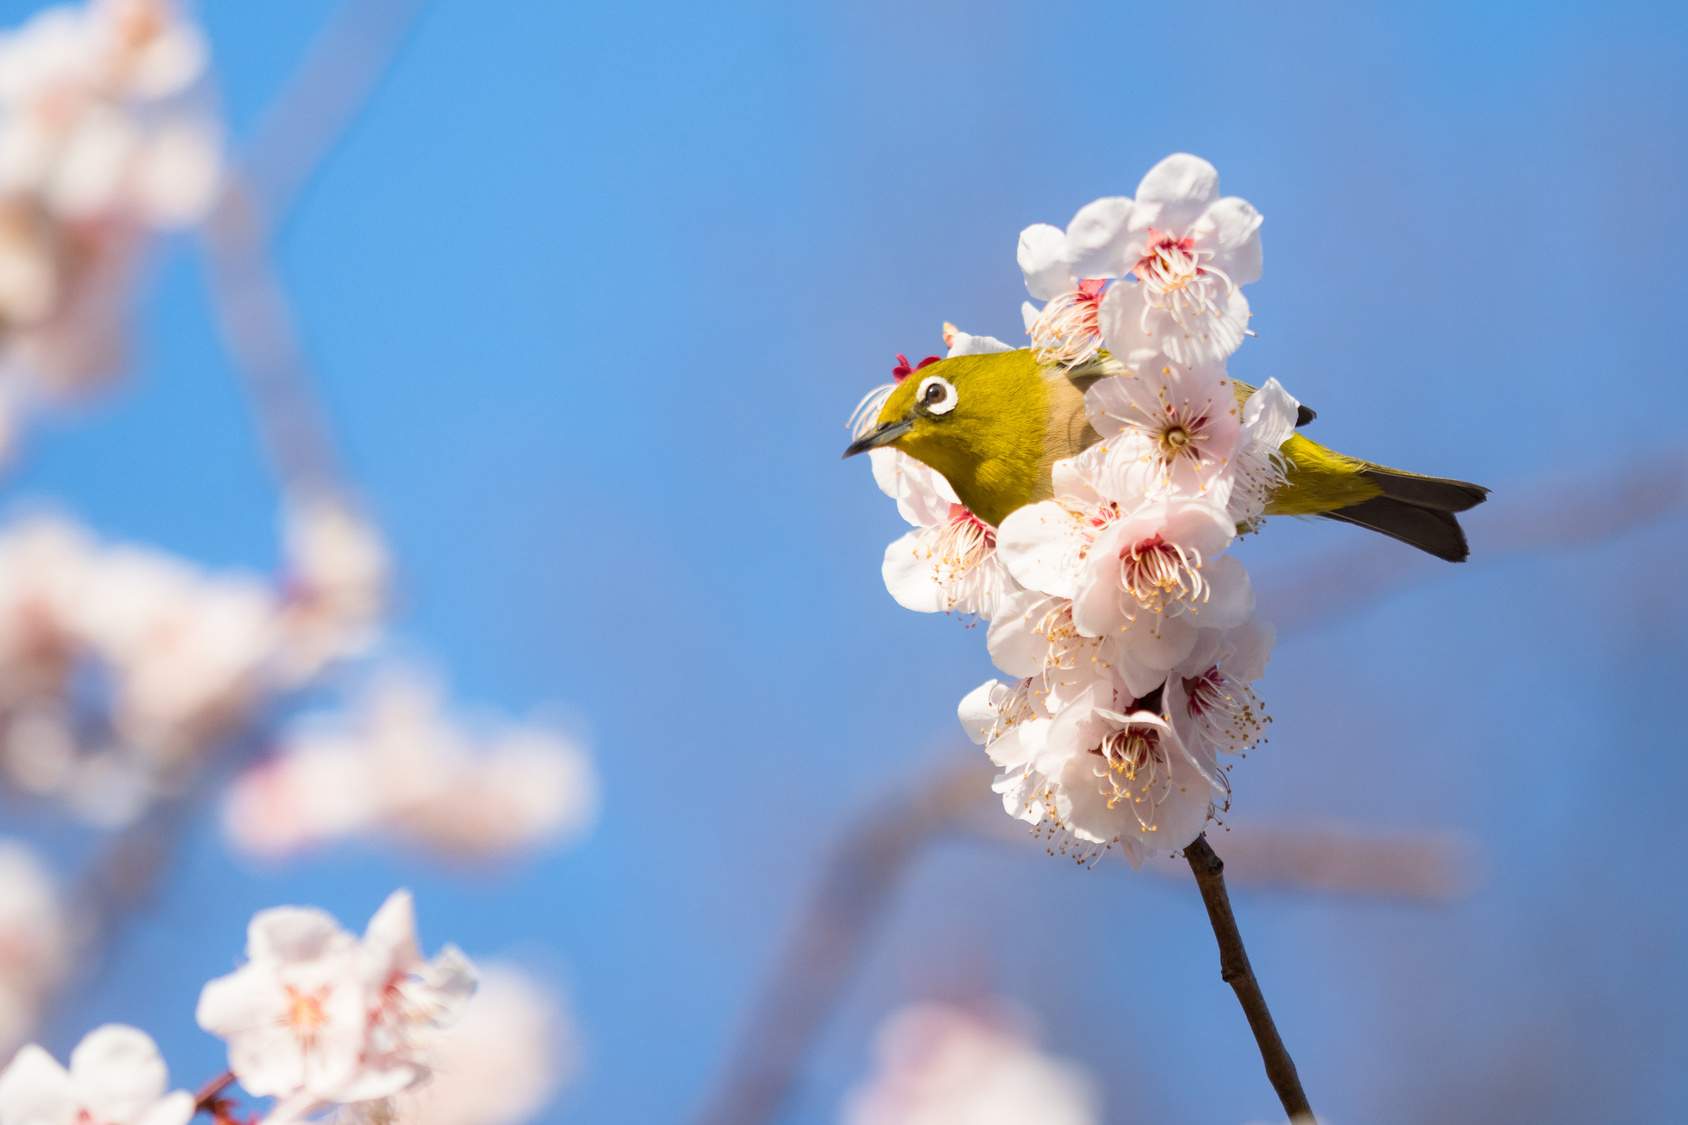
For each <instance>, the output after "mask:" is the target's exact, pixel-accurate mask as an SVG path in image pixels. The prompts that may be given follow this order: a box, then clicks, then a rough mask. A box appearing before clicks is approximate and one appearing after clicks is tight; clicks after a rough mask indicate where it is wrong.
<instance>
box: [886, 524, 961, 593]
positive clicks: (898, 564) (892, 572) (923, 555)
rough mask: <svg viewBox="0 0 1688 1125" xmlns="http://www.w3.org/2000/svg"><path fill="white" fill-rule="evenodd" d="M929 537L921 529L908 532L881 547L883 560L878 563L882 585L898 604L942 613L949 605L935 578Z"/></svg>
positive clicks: (934, 565)
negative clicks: (885, 546) (882, 548)
mask: <svg viewBox="0 0 1688 1125" xmlns="http://www.w3.org/2000/svg"><path fill="white" fill-rule="evenodd" d="M931 541H932V537H931V535H930V534H929V533H928V532H927V531H926V530H925V529H921V530H917V531H911V532H909V533H908V534H907V535H905V536H903V537H902V538H901V539H899V540H897V541H896V542H895V543H892V544H891V545H890V546H889V547H887V548H885V562H884V565H883V566H881V567H880V574H881V575H882V576H883V577H884V579H885V589H887V590H889V591H890V592H891V596H892V597H893V598H895V599H896V600H897V604H898V605H900V606H902V607H903V608H904V609H912V610H914V611H915V612H916V613H943V612H945V611H947V610H948V609H949V605H948V604H947V600H946V599H945V597H944V588H943V586H941V585H940V584H939V582H938V578H937V574H936V571H937V566H936V564H934V563H933V561H932V552H931V550H930V543H931Z"/></svg>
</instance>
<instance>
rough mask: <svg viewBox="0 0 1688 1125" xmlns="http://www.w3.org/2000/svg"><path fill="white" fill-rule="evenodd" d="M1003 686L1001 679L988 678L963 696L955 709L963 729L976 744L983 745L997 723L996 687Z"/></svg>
mask: <svg viewBox="0 0 1688 1125" xmlns="http://www.w3.org/2000/svg"><path fill="white" fill-rule="evenodd" d="M1001 686H1002V681H1001V680H986V681H985V682H984V683H982V684H980V685H979V686H978V687H976V688H974V689H973V690H972V691H970V692H968V693H967V694H966V695H964V696H962V699H961V703H960V705H959V706H957V707H956V709H955V716H956V718H958V719H960V720H961V729H962V730H964V731H966V732H967V737H968V738H969V739H971V740H972V742H973V745H975V746H983V745H984V744H985V741H986V740H987V739H988V738H989V737H990V733H991V728H992V727H993V726H995V725H996V720H997V714H998V712H997V708H996V703H995V702H994V697H995V694H996V689H997V688H999V687H1001Z"/></svg>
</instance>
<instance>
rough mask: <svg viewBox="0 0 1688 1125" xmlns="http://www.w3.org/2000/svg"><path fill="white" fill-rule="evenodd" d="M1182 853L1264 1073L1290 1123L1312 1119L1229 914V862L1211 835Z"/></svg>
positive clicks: (1223, 974) (1221, 968) (1221, 973)
mask: <svg viewBox="0 0 1688 1125" xmlns="http://www.w3.org/2000/svg"><path fill="white" fill-rule="evenodd" d="M1184 858H1185V859H1186V860H1188V861H1189V864H1190V870H1191V872H1193V873H1194V874H1195V876H1196V885H1197V886H1198V887H1200V888H1201V892H1202V902H1203V903H1204V904H1206V906H1207V918H1208V921H1209V922H1211V923H1212V924H1213V936H1214V937H1215V938H1217V939H1218V941H1219V976H1220V977H1221V978H1222V979H1223V980H1224V981H1225V983H1226V984H1228V985H1230V986H1231V987H1232V988H1233V989H1235V990H1236V993H1237V1002H1238V1003H1240V1004H1241V1005H1242V1006H1243V1014H1244V1015H1245V1016H1247V1017H1248V1026H1249V1030H1251V1031H1253V1032H1254V1041H1255V1042H1256V1043H1257V1044H1259V1046H1260V1059H1261V1061H1262V1062H1264V1063H1265V1064H1266V1077H1267V1078H1269V1079H1271V1081H1272V1088H1273V1089H1274V1090H1276V1091H1277V1092H1278V1100H1279V1101H1281V1102H1283V1103H1284V1112H1286V1113H1288V1114H1289V1117H1290V1120H1291V1121H1292V1122H1297V1123H1299V1122H1302V1121H1306V1122H1309V1123H1310V1122H1311V1121H1312V1120H1313V1110H1312V1107H1311V1106H1309V1105H1308V1104H1307V1095H1306V1093H1305V1092H1303V1091H1302V1089H1301V1078H1300V1077H1299V1076H1298V1075H1297V1074H1296V1073H1295V1062H1294V1060H1292V1059H1291V1058H1290V1057H1289V1051H1288V1050H1287V1049H1286V1048H1285V1047H1284V1041H1283V1038H1282V1037H1281V1036H1279V1035H1278V1027H1277V1025H1276V1024H1275V1023H1273V1022H1272V1012H1271V1010H1270V1009H1268V1008H1267V1007H1266V997H1265V996H1264V995H1262V994H1261V992H1260V982H1259V981H1257V980H1255V979H1254V970H1253V969H1252V968H1250V967H1249V963H1248V951H1247V950H1246V949H1244V948H1243V936H1242V934H1241V933H1240V932H1238V930H1237V919H1236V916H1235V915H1234V914H1232V913H1231V896H1230V895H1229V894H1227V893H1226V892H1225V861H1224V860H1222V859H1220V858H1219V855H1218V853H1216V852H1215V851H1214V850H1213V847H1212V846H1211V845H1210V844H1209V843H1208V842H1207V836H1205V835H1202V836H1197V837H1196V841H1195V843H1193V844H1191V845H1189V846H1188V847H1186V848H1185V849H1184Z"/></svg>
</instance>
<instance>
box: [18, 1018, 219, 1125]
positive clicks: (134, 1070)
mask: <svg viewBox="0 0 1688 1125" xmlns="http://www.w3.org/2000/svg"><path fill="white" fill-rule="evenodd" d="M169 1085H170V1074H169V1071H168V1070H167V1069H166V1068H165V1066H164V1060H163V1059H162V1058H161V1057H159V1054H158V1047H157V1045H156V1044H154V1043H153V1041H152V1037H151V1036H149V1035H147V1034H146V1032H144V1031H137V1030H136V1029H135V1028H132V1027H125V1026H123V1025H122V1024H115V1023H113V1024H106V1025H105V1026H104V1027H99V1028H95V1029H94V1030H93V1031H90V1032H89V1033H88V1034H87V1035H86V1036H84V1037H83V1039H82V1042H81V1043H79V1044H77V1046H76V1049H75V1050H74V1051H72V1052H71V1053H70V1068H69V1069H68V1070H66V1069H65V1068H64V1067H62V1066H60V1065H59V1063H58V1062H57V1060H55V1059H54V1058H53V1056H51V1055H49V1054H48V1053H47V1052H46V1051H43V1050H42V1049H41V1048H40V1047H37V1046H35V1045H34V1044H30V1045H29V1046H27V1047H25V1048H24V1049H23V1050H21V1051H19V1052H18V1054H17V1057H16V1058H14V1059H13V1060H12V1062H11V1065H9V1066H8V1067H6V1069H5V1071H4V1072H3V1073H0V1125H187V1121H188V1119H189V1118H191V1117H192V1116H193V1112H194V1101H193V1095H192V1094H190V1093H188V1092H187V1091H186V1090H177V1091H175V1092H174V1093H166V1091H167V1090H168V1089H169Z"/></svg>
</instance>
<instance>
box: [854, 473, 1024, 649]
mask: <svg viewBox="0 0 1688 1125" xmlns="http://www.w3.org/2000/svg"><path fill="white" fill-rule="evenodd" d="M868 456H869V457H870V458H871V459H872V462H873V478H874V480H875V481H877V482H878V483H879V487H880V489H881V490H882V491H884V492H885V494H886V495H887V496H890V497H892V498H893V499H895V500H896V501H897V511H898V512H900V513H901V514H902V517H903V518H904V519H905V520H907V521H908V522H909V523H911V524H913V525H914V527H915V530H913V531H910V532H909V533H908V534H906V535H904V536H903V537H902V538H901V539H898V540H897V541H895V542H894V543H892V544H891V545H890V546H889V547H887V548H886V549H885V562H884V566H883V569H882V573H883V575H884V578H885V588H886V589H887V590H889V591H890V592H891V596H892V597H893V598H895V599H896V600H897V604H899V605H901V606H903V607H905V608H907V609H912V610H915V611H916V612H918V613H958V614H961V615H963V616H976V617H980V618H983V619H984V620H987V621H988V620H990V617H991V613H992V611H993V610H994V607H995V606H996V603H997V601H998V599H999V598H1001V597H1002V596H1003V594H1004V593H1006V592H1008V591H1010V590H1012V589H1013V579H1011V578H1009V577H1008V574H1007V572H1006V571H1005V570H1003V568H1002V566H1001V564H1000V563H999V562H998V561H997V558H996V529H995V528H993V527H991V526H990V525H989V524H986V523H985V522H984V521H983V520H981V519H979V518H978V517H977V516H975V515H974V514H973V513H972V512H970V511H968V510H967V508H966V506H965V505H963V504H962V503H961V500H960V499H959V498H958V497H957V496H956V494H955V490H954V489H952V488H951V487H950V484H949V481H947V480H945V479H944V477H943V474H941V473H939V472H938V471H937V470H936V469H933V468H930V467H929V466H927V465H924V464H922V463H921V462H919V461H916V460H915V459H914V458H912V457H910V456H908V455H907V454H905V453H902V452H900V451H899V450H895V449H875V450H872V451H870V452H869V454H868Z"/></svg>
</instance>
